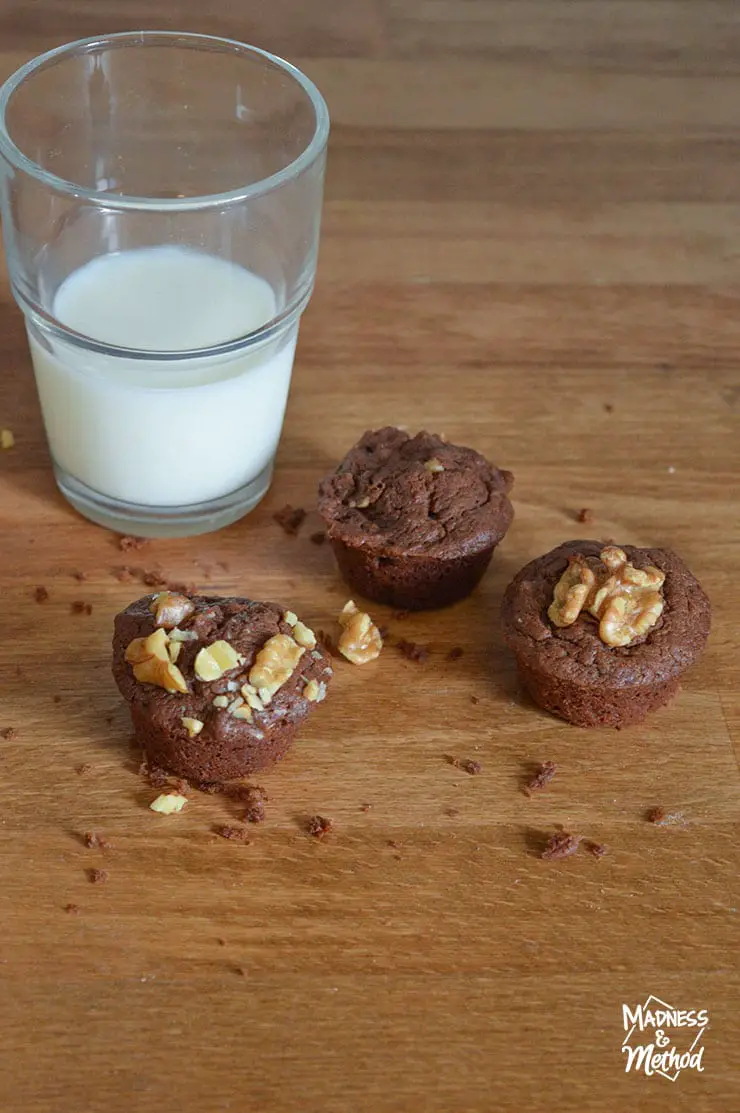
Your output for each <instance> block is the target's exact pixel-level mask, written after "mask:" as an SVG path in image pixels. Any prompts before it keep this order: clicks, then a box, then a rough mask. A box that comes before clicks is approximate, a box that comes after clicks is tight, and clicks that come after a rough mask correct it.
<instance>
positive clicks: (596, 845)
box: [583, 839, 607, 858]
mask: <svg viewBox="0 0 740 1113" xmlns="http://www.w3.org/2000/svg"><path fill="white" fill-rule="evenodd" d="M583 845H584V847H585V848H586V850H587V851H588V852H589V854H592V855H593V857H594V858H603V857H604V855H605V854H606V853H607V848H606V847H605V846H604V844H603V842H593V841H592V840H591V839H587V840H586V841H585V842H584V844H583Z"/></svg>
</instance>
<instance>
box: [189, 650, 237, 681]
mask: <svg viewBox="0 0 740 1113" xmlns="http://www.w3.org/2000/svg"><path fill="white" fill-rule="evenodd" d="M243 664H244V658H243V657H241V656H240V655H239V654H238V653H237V651H236V650H235V649H234V647H233V645H229V643H228V642H225V641H223V640H220V641H216V642H213V644H212V645H209V646H205V647H204V648H203V649H201V650H200V652H199V653H198V655H197V657H196V658H195V663H194V665H193V668H194V669H195V675H196V676H197V677H198V680H203V681H206V682H210V681H212V680H220V679H221V677H222V676H223V675H224V673H226V672H230V670H231V669H236V668H238V667H239V665H243Z"/></svg>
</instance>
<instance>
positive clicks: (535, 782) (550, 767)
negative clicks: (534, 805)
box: [524, 761, 558, 796]
mask: <svg viewBox="0 0 740 1113" xmlns="http://www.w3.org/2000/svg"><path fill="white" fill-rule="evenodd" d="M557 771H558V767H557V765H556V764H555V762H554V761H543V762H542V765H540V767H539V769H538V770H537V772H536V773H535V774H534V776H533V777H531V778H530V780H528V781H527V783H526V785H525V786H524V791H525V792H526V793H527V795H528V796H531V795H532V793H533V792H538V791H539V790H540V789H541V788H544V787H545V785H549V783H550V781H551V780H552V779H553V777H554V776H555V774H556V773H557Z"/></svg>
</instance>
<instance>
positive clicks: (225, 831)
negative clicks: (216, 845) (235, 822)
mask: <svg viewBox="0 0 740 1113" xmlns="http://www.w3.org/2000/svg"><path fill="white" fill-rule="evenodd" d="M213 830H214V832H215V834H217V835H220V836H221V838H222V839H231V840H232V841H233V842H246V843H248V842H249V833H248V831H247V829H246V827H233V826H229V825H224V826H221V827H214V829H213Z"/></svg>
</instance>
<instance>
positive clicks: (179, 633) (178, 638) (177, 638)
mask: <svg viewBox="0 0 740 1113" xmlns="http://www.w3.org/2000/svg"><path fill="white" fill-rule="evenodd" d="M169 636H170V641H171V642H197V641H198V635H197V634H196V632H195V630H179V629H178V628H177V626H175V628H174V629H173V630H170V631H169Z"/></svg>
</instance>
